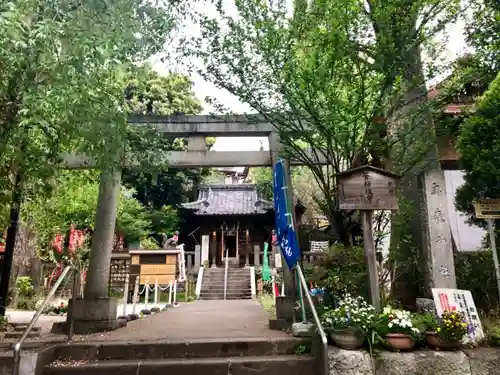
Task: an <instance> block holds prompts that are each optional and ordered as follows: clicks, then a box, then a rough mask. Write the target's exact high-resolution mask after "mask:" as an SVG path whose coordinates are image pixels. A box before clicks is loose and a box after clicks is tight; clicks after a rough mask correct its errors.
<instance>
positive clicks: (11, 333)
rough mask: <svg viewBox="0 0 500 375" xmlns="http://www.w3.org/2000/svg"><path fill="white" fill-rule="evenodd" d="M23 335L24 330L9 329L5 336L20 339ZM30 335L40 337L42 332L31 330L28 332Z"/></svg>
mask: <svg viewBox="0 0 500 375" xmlns="http://www.w3.org/2000/svg"><path fill="white" fill-rule="evenodd" d="M22 335H23V331H8V332H5V335H4V337H5V338H6V339H19V338H21V336H22ZM28 337H30V338H31V337H40V332H39V331H35V332H34V331H30V332H29V333H28Z"/></svg>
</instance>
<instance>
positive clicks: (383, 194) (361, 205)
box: [336, 165, 399, 311]
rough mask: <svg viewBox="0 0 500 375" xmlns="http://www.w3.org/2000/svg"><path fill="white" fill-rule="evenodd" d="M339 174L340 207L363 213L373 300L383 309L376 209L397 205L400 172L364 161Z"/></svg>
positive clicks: (396, 206)
mask: <svg viewBox="0 0 500 375" xmlns="http://www.w3.org/2000/svg"><path fill="white" fill-rule="evenodd" d="M336 177H337V187H338V203H339V209H341V210H359V211H360V213H361V223H362V225H363V239H364V247H365V261H366V266H367V268H368V278H369V285H370V297H371V301H370V302H371V304H372V305H373V307H375V309H376V310H377V311H380V287H379V282H378V270H377V253H376V249H375V243H374V241H373V211H375V210H391V211H394V210H397V209H398V200H397V196H396V183H397V180H398V179H399V176H397V175H395V174H393V173H390V172H387V171H384V170H382V169H379V168H375V167H371V166H369V165H365V166H362V167H359V168H353V169H349V170H347V171H345V172H342V173H339V174H337V175H336Z"/></svg>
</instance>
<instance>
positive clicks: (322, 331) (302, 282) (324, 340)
mask: <svg viewBox="0 0 500 375" xmlns="http://www.w3.org/2000/svg"><path fill="white" fill-rule="evenodd" d="M296 270H297V274H298V275H299V280H300V287H301V288H302V291H303V293H302V294H305V296H306V299H307V302H308V304H309V307H310V308H311V312H312V315H313V319H314V323H315V324H316V327H317V328H318V332H319V335H320V337H321V344H322V345H321V346H322V351H323V358H322V359H323V375H328V374H329V373H330V366H329V361H328V338H327V336H326V333H325V329H324V328H323V326H322V325H321V321H320V319H319V315H318V312H317V311H316V308H315V307H314V303H313V300H312V298H311V294H310V293H309V290H308V287H307V282H306V278H305V277H304V273H303V272H302V269H301V268H300V266H299V265H297V267H296Z"/></svg>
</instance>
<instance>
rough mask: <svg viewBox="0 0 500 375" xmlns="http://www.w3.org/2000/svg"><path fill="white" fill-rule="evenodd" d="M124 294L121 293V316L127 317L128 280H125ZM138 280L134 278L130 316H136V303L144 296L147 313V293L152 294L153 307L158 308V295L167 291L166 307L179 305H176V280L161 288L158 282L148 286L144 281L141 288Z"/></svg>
mask: <svg viewBox="0 0 500 375" xmlns="http://www.w3.org/2000/svg"><path fill="white" fill-rule="evenodd" d="M126 280H127V281H126V283H125V288H124V293H123V315H124V316H125V315H127V307H128V294H129V285H128V284H129V283H128V279H126ZM139 282H140V278H139V276H137V277H136V278H135V283H134V289H133V293H132V314H134V315H135V314H136V309H137V303H138V302H139V300H140V296H142V295H144V310H143V311H145V310H147V311H149V292H152V293H154V302H153V307H158V305H159V303H160V298H159V293H160V292H166V291H168V304H167V306H174V307H177V306H178V305H179V304H178V303H177V280H174V281H171V282H170V283H169V284H168V285H166V286H164V287H162V286H161V285H160V284H158V280H156V282H155V283H154V284H149V283H148V282H147V281H146V284H145V285H143V287H142V288H141V287H140V285H139Z"/></svg>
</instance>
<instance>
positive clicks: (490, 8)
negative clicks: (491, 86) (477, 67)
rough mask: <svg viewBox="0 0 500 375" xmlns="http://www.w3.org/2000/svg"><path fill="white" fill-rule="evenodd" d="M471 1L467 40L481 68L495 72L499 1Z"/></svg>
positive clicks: (499, 48) (499, 59) (499, 62)
mask: <svg viewBox="0 0 500 375" xmlns="http://www.w3.org/2000/svg"><path fill="white" fill-rule="evenodd" d="M471 3H472V10H473V12H472V17H471V20H470V22H469V23H468V24H467V28H466V31H467V41H468V43H469V44H470V45H471V46H472V47H473V48H474V50H475V53H476V54H477V55H478V56H479V59H478V60H479V61H480V62H481V66H482V68H483V70H485V69H486V70H487V71H489V72H490V73H497V72H498V71H500V3H499V2H498V1H496V0H474V1H472V2H471ZM494 77H495V75H494V74H493V77H492V78H494Z"/></svg>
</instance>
